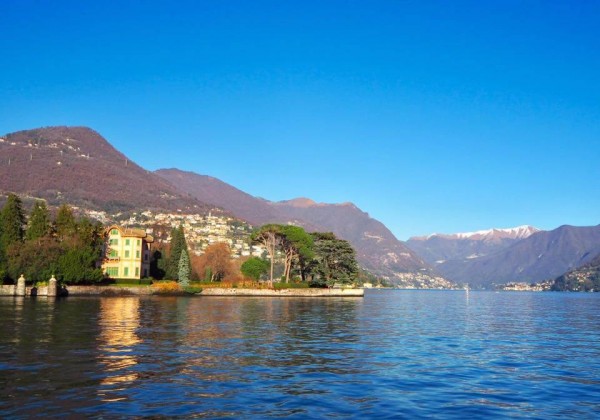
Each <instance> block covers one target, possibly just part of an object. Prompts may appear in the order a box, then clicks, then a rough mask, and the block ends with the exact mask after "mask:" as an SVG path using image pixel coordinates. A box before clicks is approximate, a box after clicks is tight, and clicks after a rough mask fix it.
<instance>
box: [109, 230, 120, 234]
mask: <svg viewBox="0 0 600 420" xmlns="http://www.w3.org/2000/svg"><path fill="white" fill-rule="evenodd" d="M110 234H111V235H118V234H119V231H118V229H113V230H111V231H110Z"/></svg>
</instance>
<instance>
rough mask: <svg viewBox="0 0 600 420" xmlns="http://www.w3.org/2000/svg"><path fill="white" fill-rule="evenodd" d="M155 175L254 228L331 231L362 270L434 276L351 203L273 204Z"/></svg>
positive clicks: (189, 177) (205, 180)
mask: <svg viewBox="0 0 600 420" xmlns="http://www.w3.org/2000/svg"><path fill="white" fill-rule="evenodd" d="M156 174H157V175H159V176H161V177H163V178H164V179H165V180H167V181H169V182H170V183H171V184H172V185H176V186H177V188H178V189H179V191H180V192H181V193H184V194H189V195H190V196H191V197H194V198H197V199H199V200H202V201H205V202H209V203H211V204H214V205H216V206H218V207H221V208H224V209H227V210H228V211H229V212H231V213H232V214H234V215H236V216H237V217H239V218H241V219H244V220H247V221H248V222H250V223H252V224H254V225H262V224H265V223H294V224H297V225H300V226H303V227H305V228H306V229H308V230H317V231H331V232H333V233H335V234H336V235H338V236H339V237H341V238H343V239H346V240H348V241H350V243H352V245H353V246H354V247H355V248H356V251H357V256H358V259H359V262H360V263H361V265H362V266H363V267H364V268H366V269H367V270H369V271H371V272H372V273H375V274H378V275H384V276H386V277H390V278H391V279H393V278H394V277H395V276H396V274H397V273H406V272H419V273H433V270H432V269H431V267H430V266H429V265H428V264H427V263H426V262H425V261H423V259H421V258H420V257H419V256H418V255H417V254H416V253H415V252H414V251H412V250H410V249H409V248H408V247H407V246H406V245H405V244H404V243H403V242H401V241H399V240H398V239H396V237H395V236H394V235H393V234H392V233H391V232H390V231H389V229H387V228H386V227H385V226H384V225H383V224H382V223H381V222H379V221H377V220H375V219H373V218H371V217H369V215H368V214H367V213H365V212H363V211H361V210H360V209H359V208H358V207H356V206H355V205H354V204H352V203H342V204H324V203H316V202H314V201H312V200H310V199H308V198H297V199H293V200H289V201H280V202H272V201H267V200H264V199H262V198H257V197H253V196H251V195H249V194H247V193H245V192H243V191H240V190H238V189H237V188H235V187H232V186H231V185H228V184H226V183H224V182H223V181H220V180H218V179H216V178H213V177H210V176H206V175H199V174H196V173H193V172H184V171H180V170H178V169H162V170H159V171H156Z"/></svg>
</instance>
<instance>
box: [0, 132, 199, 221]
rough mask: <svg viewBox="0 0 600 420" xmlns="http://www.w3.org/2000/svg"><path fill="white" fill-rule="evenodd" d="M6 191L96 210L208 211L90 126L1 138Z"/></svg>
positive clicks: (0, 182) (0, 187)
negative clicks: (133, 159) (130, 157)
mask: <svg viewBox="0 0 600 420" xmlns="http://www.w3.org/2000/svg"><path fill="white" fill-rule="evenodd" d="M0 156H2V160H1V161H0V192H2V193H4V194H6V193H7V192H14V193H17V194H20V195H23V196H33V197H40V198H44V199H46V200H48V202H49V203H50V204H60V203H64V202H66V203H70V204H74V205H77V206H82V207H86V208H90V209H101V210H108V211H120V210H130V209H140V208H143V209H170V210H175V209H194V210H195V211H198V212H205V211H206V210H207V209H208V207H207V206H206V205H205V204H204V203H201V202H199V201H198V200H197V199H195V198H191V197H188V196H185V195H184V194H182V193H181V192H179V191H178V190H177V189H175V188H174V187H173V186H172V185H171V184H170V183H168V182H166V181H165V180H164V179H162V178H161V177H159V176H157V175H155V174H154V173H152V172H148V171H146V170H145V169H143V168H141V167H140V166H138V165H136V164H135V163H134V162H132V161H131V160H130V159H128V158H127V157H126V156H125V155H123V154H122V153H121V152H119V151H118V150H116V149H115V148H114V147H113V146H111V145H110V144H109V143H108V142H107V141H106V140H105V139H104V138H103V137H102V136H101V135H99V134H98V133H96V132H95V131H93V130H91V129H89V128H86V127H47V128H38V129H34V130H25V131H19V132H16V133H11V134H7V135H5V136H2V137H1V138H0Z"/></svg>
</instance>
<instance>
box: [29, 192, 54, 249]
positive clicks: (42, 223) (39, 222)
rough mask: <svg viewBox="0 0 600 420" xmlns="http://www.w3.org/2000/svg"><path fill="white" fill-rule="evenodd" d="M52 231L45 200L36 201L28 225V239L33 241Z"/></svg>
mask: <svg viewBox="0 0 600 420" xmlns="http://www.w3.org/2000/svg"><path fill="white" fill-rule="evenodd" d="M49 233H50V214H49V212H48V208H47V207H46V203H45V202H44V201H36V202H35V204H34V206H33V210H31V216H30V217H29V225H28V227H27V233H26V235H25V237H26V239H27V240H29V241H31V240H35V239H40V238H43V237H44V236H46V235H48V234H49Z"/></svg>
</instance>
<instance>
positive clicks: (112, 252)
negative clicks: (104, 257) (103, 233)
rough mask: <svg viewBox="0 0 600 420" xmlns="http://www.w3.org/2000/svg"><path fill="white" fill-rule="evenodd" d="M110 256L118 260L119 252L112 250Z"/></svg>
mask: <svg viewBox="0 0 600 420" xmlns="http://www.w3.org/2000/svg"><path fill="white" fill-rule="evenodd" d="M109 256H110V258H117V257H118V256H119V253H118V252H117V250H116V249H111V250H110V254H109Z"/></svg>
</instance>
